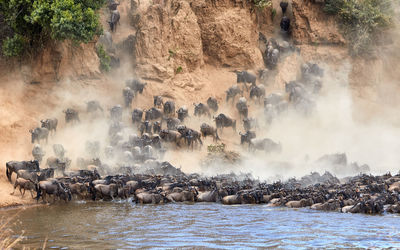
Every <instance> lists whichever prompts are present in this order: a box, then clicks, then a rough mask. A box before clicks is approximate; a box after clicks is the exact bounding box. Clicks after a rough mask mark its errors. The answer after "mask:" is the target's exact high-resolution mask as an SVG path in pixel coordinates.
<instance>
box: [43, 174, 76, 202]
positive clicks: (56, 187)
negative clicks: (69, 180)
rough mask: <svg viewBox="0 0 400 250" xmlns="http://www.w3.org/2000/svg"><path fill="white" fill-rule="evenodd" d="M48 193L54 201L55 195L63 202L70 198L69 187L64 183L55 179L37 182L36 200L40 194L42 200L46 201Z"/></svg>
mask: <svg viewBox="0 0 400 250" xmlns="http://www.w3.org/2000/svg"><path fill="white" fill-rule="evenodd" d="M48 195H53V197H54V198H53V202H55V200H56V196H57V197H59V198H60V199H63V200H64V201H65V202H67V201H70V200H71V198H72V195H71V191H70V190H69V188H68V187H66V186H65V185H64V183H62V182H60V181H57V180H55V179H51V180H46V181H41V182H39V185H38V188H37V196H36V200H37V201H39V199H40V196H42V198H43V201H44V202H47V196H48Z"/></svg>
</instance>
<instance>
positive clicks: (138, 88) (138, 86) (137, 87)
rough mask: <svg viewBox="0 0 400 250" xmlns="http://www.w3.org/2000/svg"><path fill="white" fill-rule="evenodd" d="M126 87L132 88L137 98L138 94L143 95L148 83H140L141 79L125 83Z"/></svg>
mask: <svg viewBox="0 0 400 250" xmlns="http://www.w3.org/2000/svg"><path fill="white" fill-rule="evenodd" d="M125 84H126V86H128V87H129V88H131V90H133V92H134V94H135V96H137V93H140V94H142V93H143V89H144V87H145V86H146V85H147V83H145V82H142V81H140V80H139V79H136V78H134V79H130V80H127V81H126V82H125Z"/></svg>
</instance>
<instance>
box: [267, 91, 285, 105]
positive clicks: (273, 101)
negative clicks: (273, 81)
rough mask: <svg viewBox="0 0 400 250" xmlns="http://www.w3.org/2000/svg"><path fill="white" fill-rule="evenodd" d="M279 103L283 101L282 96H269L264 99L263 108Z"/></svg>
mask: <svg viewBox="0 0 400 250" xmlns="http://www.w3.org/2000/svg"><path fill="white" fill-rule="evenodd" d="M281 101H283V96H282V95H281V94H275V93H272V94H269V95H268V96H267V97H265V98H264V107H265V106H267V105H268V104H271V105H273V106H274V105H277V104H278V103H280V102H281Z"/></svg>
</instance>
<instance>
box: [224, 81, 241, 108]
mask: <svg viewBox="0 0 400 250" xmlns="http://www.w3.org/2000/svg"><path fill="white" fill-rule="evenodd" d="M239 94H242V91H241V90H240V88H239V86H238V85H237V84H235V85H233V86H232V87H230V88H229V89H228V90H227V91H226V102H228V101H229V99H232V103H233V102H234V100H235V97H236V95H239Z"/></svg>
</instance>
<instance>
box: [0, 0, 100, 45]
mask: <svg viewBox="0 0 400 250" xmlns="http://www.w3.org/2000/svg"><path fill="white" fill-rule="evenodd" d="M105 2H106V0H0V15H1V16H3V17H4V20H5V21H6V23H7V25H8V26H9V27H10V28H11V29H12V32H13V33H14V34H16V35H19V36H21V37H23V38H24V40H25V41H27V44H29V45H30V47H29V48H28V49H32V50H38V49H39V48H41V47H42V46H43V44H45V43H46V42H47V41H48V40H49V39H54V40H61V41H62V40H72V41H74V42H76V43H80V42H85V43H87V42H89V41H91V40H92V39H93V37H94V36H95V35H98V34H101V32H102V29H101V24H100V22H99V15H98V14H97V10H98V9H99V8H101V7H102V6H103V5H104V4H105ZM3 48H4V46H3Z"/></svg>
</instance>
